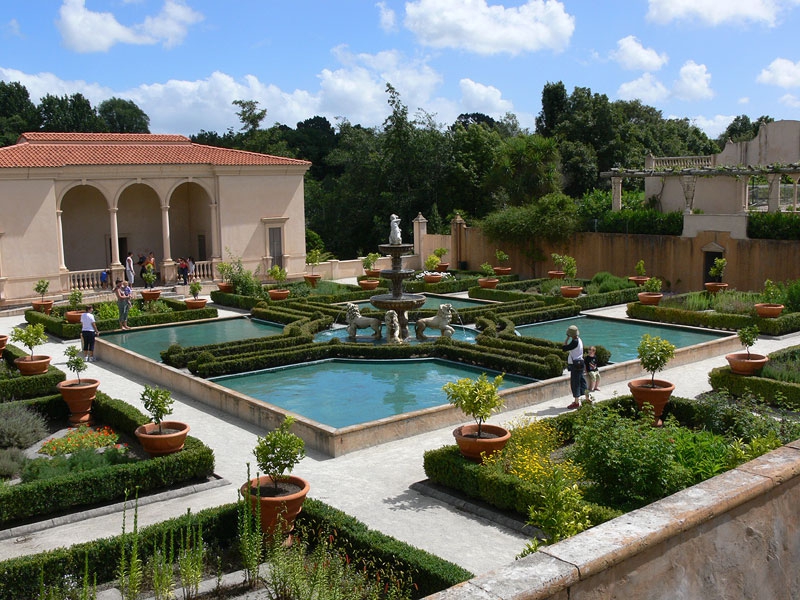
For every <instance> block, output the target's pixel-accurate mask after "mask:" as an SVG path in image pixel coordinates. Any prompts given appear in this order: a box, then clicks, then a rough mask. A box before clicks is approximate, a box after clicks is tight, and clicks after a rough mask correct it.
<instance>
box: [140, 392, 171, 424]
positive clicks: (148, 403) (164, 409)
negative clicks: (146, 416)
mask: <svg viewBox="0 0 800 600" xmlns="http://www.w3.org/2000/svg"><path fill="white" fill-rule="evenodd" d="M139 399H140V400H141V401H142V404H144V409H145V410H146V411H147V412H149V413H150V417H151V418H152V420H153V423H155V424H156V425H158V432H159V433H161V421H163V420H164V417H165V416H167V415H171V414H172V404H173V403H174V402H175V399H174V398H173V397H172V392H170V391H169V390H166V389H162V388H157V387H150V386H149V385H145V386H144V390H142V393H141V395H140V396H139Z"/></svg>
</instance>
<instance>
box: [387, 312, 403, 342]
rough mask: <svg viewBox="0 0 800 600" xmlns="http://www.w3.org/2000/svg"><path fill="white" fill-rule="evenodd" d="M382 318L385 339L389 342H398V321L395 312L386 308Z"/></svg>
mask: <svg viewBox="0 0 800 600" xmlns="http://www.w3.org/2000/svg"><path fill="white" fill-rule="evenodd" d="M383 320H384V321H385V322H386V341H387V342H389V343H390V344H399V343H400V322H399V321H398V320H397V313H396V312H394V311H393V310H387V311H386V316H385V317H384V319H383Z"/></svg>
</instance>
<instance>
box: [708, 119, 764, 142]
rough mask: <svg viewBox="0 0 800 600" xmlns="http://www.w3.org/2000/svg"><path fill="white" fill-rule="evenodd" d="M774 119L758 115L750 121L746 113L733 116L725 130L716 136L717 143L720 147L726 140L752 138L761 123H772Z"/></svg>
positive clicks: (739, 140)
mask: <svg viewBox="0 0 800 600" xmlns="http://www.w3.org/2000/svg"><path fill="white" fill-rule="evenodd" d="M774 120H775V119H773V118H772V117H768V116H766V115H762V116H760V117H759V118H758V119H756V120H755V121H751V120H750V117H748V116H747V115H739V116H737V117H734V119H733V121H731V122H730V123H729V124H728V126H727V127H726V128H725V131H723V132H722V134H720V136H719V137H718V138H717V145H719V147H720V148H724V147H725V144H726V143H728V140H731V141H732V142H747V141H749V140H752V139H753V138H754V137H756V136H757V135H758V130H759V128H760V127H761V125H764V124H766V123H772V122H773V121H774Z"/></svg>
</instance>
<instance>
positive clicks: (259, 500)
mask: <svg viewBox="0 0 800 600" xmlns="http://www.w3.org/2000/svg"><path fill="white" fill-rule="evenodd" d="M294 422H295V419H294V418H293V417H290V416H288V415H287V416H286V417H285V418H284V420H283V422H282V423H281V424H280V426H278V427H277V428H276V429H273V430H272V431H270V432H269V433H267V434H266V435H264V436H259V438H258V442H257V443H256V446H255V448H253V455H254V456H255V458H256V463H257V464H258V468H259V470H260V472H261V473H263V475H260V476H258V477H256V478H255V479H251V480H250V481H248V482H247V483H245V484H244V485H243V486H242V488H241V490H240V491H241V493H242V496H243V497H245V498H249V500H250V505H251V508H252V510H253V513H256V512H257V511H256V508H257V507H259V511H258V512H260V516H261V529H262V531H264V533H273V532H275V531H276V529H280V531H281V532H283V533H288V532H289V531H291V529H292V526H293V524H294V520H295V517H297V515H298V514H299V513H300V511H301V510H302V508H303V502H304V501H305V498H306V496H307V495H308V490H309V488H310V486H309V483H308V482H307V481H306V480H305V479H302V478H301V477H297V476H296V475H290V473H291V472H292V470H294V468H295V467H296V466H297V464H298V463H299V462H300V461H301V460H302V459H303V457H305V455H306V451H305V442H303V439H302V438H301V437H300V436H298V435H296V434H294V433H292V432H291V431H290V429H291V427H292V424H293V423H294Z"/></svg>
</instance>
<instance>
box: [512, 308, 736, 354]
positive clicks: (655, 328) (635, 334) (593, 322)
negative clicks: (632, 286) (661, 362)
mask: <svg viewBox="0 0 800 600" xmlns="http://www.w3.org/2000/svg"><path fill="white" fill-rule="evenodd" d="M570 325H577V327H578V329H579V330H580V334H581V339H582V340H583V345H584V347H585V348H588V347H589V346H605V347H606V348H608V350H610V351H611V362H615V363H619V362H625V361H626V360H634V359H636V358H638V355H637V352H636V349H637V348H638V346H639V342H640V341H641V339H642V336H643V335H644V334H645V333H649V334H650V335H657V336H658V337H660V338H663V339H665V340H669V341H670V342H671V343H673V344H675V347H677V348H685V347H686V346H693V345H694V344H701V343H703V342H709V341H711V340H715V339H719V338H722V337H727V336H728V335H730V334H726V333H720V332H716V331H705V330H697V329H683V328H680V327H668V326H665V325H659V324H657V323H647V324H643V323H629V322H627V321H621V320H616V319H601V318H597V317H587V316H582V317H572V318H571V319H560V320H558V321H548V322H546V323H535V324H533V325H522V326H520V327H517V328H516V329H517V332H518V333H519V334H521V335H524V336H527V337H537V338H541V339H545V340H551V341H554V342H562V343H563V342H564V340H565V339H566V337H567V336H566V332H567V327H569V326H570Z"/></svg>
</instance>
